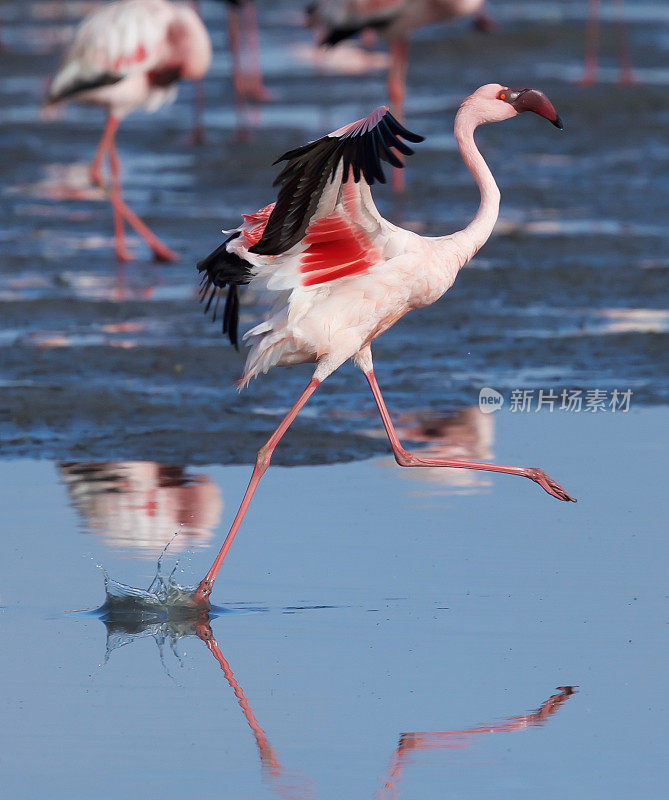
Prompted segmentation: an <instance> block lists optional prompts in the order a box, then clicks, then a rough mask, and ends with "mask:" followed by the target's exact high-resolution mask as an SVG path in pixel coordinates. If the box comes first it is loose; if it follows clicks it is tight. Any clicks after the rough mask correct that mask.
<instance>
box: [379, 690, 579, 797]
mask: <svg viewBox="0 0 669 800" xmlns="http://www.w3.org/2000/svg"><path fill="white" fill-rule="evenodd" d="M576 689H577V687H576V686H558V688H557V694H554V695H552V696H551V697H549V698H548V700H546V701H545V702H544V703H542V704H541V705H540V706H539V708H537V709H536V710H535V711H529V712H528V713H526V714H520V715H518V716H514V717H507V719H504V720H501V721H500V722H496V723H492V724H491V725H477V726H476V727H474V728H467V729H465V730H460V731H457V730H455V731H426V732H423V733H403V734H402V735H401V736H400V742H399V744H398V746H397V750H396V751H395V753H394V754H393V757H392V760H391V762H390V768H389V770H388V780H387V781H386V782H385V784H384V786H383V788H382V789H381V790H380V791H379V792H378V794H377V800H381V798H383V800H391V798H397V797H398V796H399V787H398V784H399V781H400V778H401V776H402V771H403V769H404V767H405V766H407V764H409V763H411V762H410V759H411V755H412V754H414V753H416V752H419V751H423V750H452V749H455V748H460V747H468V746H469V745H470V744H471V739H472V737H473V736H474V735H475V734H478V733H509V732H511V731H519V730H523V729H524V728H530V727H533V726H537V725H543V724H544V723H545V722H546V720H547V719H548V718H549V717H550V716H552V715H553V714H555V712H556V711H557V710H558V709H559V708H560V706H561V705H562V704H563V703H564V702H565V701H566V700H568V699H569V698H570V697H571V696H572V695H573V694H574V693H575V692H576Z"/></svg>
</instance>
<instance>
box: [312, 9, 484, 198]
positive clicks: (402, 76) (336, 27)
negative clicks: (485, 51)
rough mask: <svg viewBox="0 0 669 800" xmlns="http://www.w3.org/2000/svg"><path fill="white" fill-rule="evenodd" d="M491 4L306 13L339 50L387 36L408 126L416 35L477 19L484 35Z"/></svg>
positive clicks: (399, 186) (395, 108)
mask: <svg viewBox="0 0 669 800" xmlns="http://www.w3.org/2000/svg"><path fill="white" fill-rule="evenodd" d="M485 5H486V0H317V2H314V3H312V5H310V6H309V7H308V9H307V16H308V21H309V24H310V25H313V26H315V27H320V28H322V29H323V35H322V37H321V44H325V45H334V44H337V43H338V42H341V41H342V40H343V39H347V38H349V37H350V36H355V35H357V34H358V33H360V32H361V31H363V30H369V29H374V30H378V31H380V32H382V33H383V35H384V36H385V37H386V39H387V40H388V42H389V44H390V70H389V71H388V94H389V97H390V105H391V109H392V112H393V114H394V115H395V117H397V119H398V120H399V121H400V122H404V98H405V95H406V74H407V66H408V63H409V37H410V35H411V32H412V31H414V30H416V28H420V27H422V26H424V25H431V24H432V23H435V22H448V21H453V20H456V19H460V18H461V17H470V16H471V17H474V18H475V26H476V27H477V28H478V29H479V30H486V31H489V30H491V29H492V27H493V22H492V20H491V19H490V17H489V16H488V15H487V14H486V12H485ZM393 188H394V189H395V191H402V190H403V188H404V179H403V175H402V173H401V172H399V171H398V170H395V171H394V172H393Z"/></svg>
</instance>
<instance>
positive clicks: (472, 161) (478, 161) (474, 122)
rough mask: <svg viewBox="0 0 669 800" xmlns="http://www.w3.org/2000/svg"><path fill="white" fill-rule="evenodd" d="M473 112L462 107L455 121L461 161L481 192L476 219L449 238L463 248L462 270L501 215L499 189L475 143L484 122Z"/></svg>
mask: <svg viewBox="0 0 669 800" xmlns="http://www.w3.org/2000/svg"><path fill="white" fill-rule="evenodd" d="M472 112H473V109H471V108H468V107H467V105H464V106H462V108H461V109H460V110H459V111H458V113H457V116H456V117H455V129H454V133H455V139H456V141H457V143H458V147H459V149H460V155H461V156H462V160H463V161H464V162H465V164H466V166H467V169H468V170H469V171H470V172H471V174H472V177H473V178H474V180H475V181H476V184H477V186H478V187H479V190H480V192H481V203H480V205H479V208H478V211H477V212H476V216H475V217H474V219H473V220H472V221H471V222H470V223H469V225H467V227H466V228H464V229H463V230H461V231H458V232H457V233H454V234H453V235H452V236H451V237H450V238H451V241H453V240H455V241H456V242H457V243H458V245H459V246H460V247H459V248H458V249H460V250H461V253H462V255H463V257H464V260H463V262H462V264H461V265H460V266H463V265H464V264H466V263H467V261H469V259H470V258H473V257H474V256H475V255H476V253H477V252H478V251H479V250H480V249H481V247H483V245H484V244H485V243H486V242H487V241H488V238H489V237H490V234H491V233H492V229H493V228H494V227H495V222H497V216H498V214H499V199H500V194H499V189H498V188H497V184H496V183H495V179H494V178H493V176H492V172H490V169H489V168H488V165H487V164H486V163H485V161H484V159H483V156H482V155H481V153H479V151H478V148H477V147H476V142H475V141H474V131H475V130H476V128H477V126H478V125H480V124H481V123H482V122H483V120H482V119H478V118H477V117H476V115H475V114H474V113H472Z"/></svg>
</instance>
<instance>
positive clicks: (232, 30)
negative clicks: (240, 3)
mask: <svg viewBox="0 0 669 800" xmlns="http://www.w3.org/2000/svg"><path fill="white" fill-rule="evenodd" d="M228 41H229V43H230V52H231V53H232V86H233V89H234V92H235V100H236V101H237V103H238V104H239V102H240V101H241V100H242V99H243V98H244V88H245V87H244V69H243V64H242V50H241V45H240V24H239V11H238V10H237V9H236V8H234V7H232V6H231V7H230V10H229V12H228Z"/></svg>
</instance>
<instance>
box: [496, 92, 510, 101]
mask: <svg viewBox="0 0 669 800" xmlns="http://www.w3.org/2000/svg"><path fill="white" fill-rule="evenodd" d="M507 96H508V95H507V93H506V92H504V91H502V92H500V93H499V94H498V95H497V99H498V100H506V98H507Z"/></svg>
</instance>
